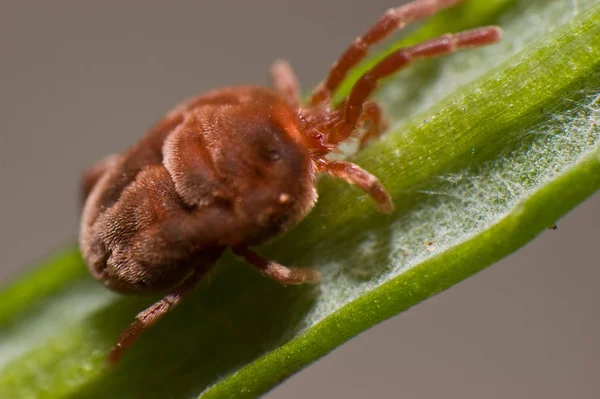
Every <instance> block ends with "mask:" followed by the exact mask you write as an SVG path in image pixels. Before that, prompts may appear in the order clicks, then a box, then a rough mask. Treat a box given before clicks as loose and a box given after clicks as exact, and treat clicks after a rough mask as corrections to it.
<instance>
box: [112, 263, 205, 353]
mask: <svg viewBox="0 0 600 399" xmlns="http://www.w3.org/2000/svg"><path fill="white" fill-rule="evenodd" d="M209 269H210V268H207V267H198V268H196V269H195V270H194V272H193V273H192V275H191V276H189V277H188V278H187V279H186V280H185V281H184V282H183V283H181V285H180V286H178V287H177V288H175V289H174V290H173V291H171V292H169V293H168V294H167V295H165V297H164V298H163V299H161V300H160V301H158V302H156V303H155V304H153V305H152V306H150V307H149V308H148V309H146V310H144V311H143V312H140V313H139V314H138V315H137V316H136V317H135V321H134V322H133V323H131V324H130V325H129V327H127V329H126V330H125V331H123V333H122V334H121V336H120V337H119V340H118V341H117V344H116V345H115V346H114V347H113V348H112V349H111V350H110V353H109V354H108V358H107V360H108V363H110V364H113V365H114V364H116V363H118V361H119V359H121V356H122V355H123V352H124V351H125V350H126V349H127V348H128V347H130V346H131V345H132V344H133V343H134V342H135V341H136V340H137V339H138V338H139V337H140V335H141V334H142V333H143V332H144V330H146V329H147V328H149V327H151V326H152V325H154V324H155V323H156V322H157V321H158V320H160V319H161V318H162V317H163V316H164V315H166V314H167V313H168V312H169V310H171V309H173V308H174V307H175V306H177V305H178V304H179V303H180V302H181V300H182V299H183V298H184V297H185V296H186V295H187V294H189V293H190V292H191V291H193V290H194V288H196V286H197V285H198V282H199V281H200V280H201V278H202V277H203V276H204V275H205V274H206V272H207V271H208V270H209Z"/></svg>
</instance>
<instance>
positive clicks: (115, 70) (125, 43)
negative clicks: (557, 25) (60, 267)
mask: <svg viewBox="0 0 600 399" xmlns="http://www.w3.org/2000/svg"><path fill="white" fill-rule="evenodd" d="M352 3H353V4H352V5H351V6H350V2H348V1H343V0H335V1H333V0H331V1H323V0H303V1H281V0H279V1H276V0H270V1H267V0H255V1H245V2H241V1H185V2H184V1H180V2H176V3H175V2H173V3H171V5H168V4H167V2H158V1H154V2H151V1H125V2H117V1H104V2H94V3H92V2H78V1H54V2H41V1H37V2H33V1H29V2H28V1H22V2H18V3H17V2H16V1H12V2H8V1H2V2H0V54H1V62H0V71H1V72H2V73H1V74H0V183H1V185H0V187H1V188H0V191H1V196H0V201H1V205H2V206H0V280H2V281H5V280H7V279H9V278H10V277H11V276H14V275H15V274H16V273H18V271H19V269H21V270H22V269H23V268H24V267H25V266H26V265H28V264H31V263H32V262H35V261H36V260H37V259H39V258H40V257H42V256H43V255H44V254H47V253H49V252H51V251H53V250H55V249H57V248H60V247H61V246H65V245H66V244H69V243H71V242H73V241H74V239H75V237H76V231H77V221H78V209H79V204H78V182H79V176H80V174H81V172H82V171H83V170H85V168H86V167H88V166H89V165H90V164H91V163H93V162H94V161H96V160H98V159H100V158H102V157H103V156H104V155H106V154H108V153H110V152H115V151H121V150H123V149H124V148H125V147H126V146H128V145H130V144H132V143H133V142H134V141H135V140H136V139H137V138H138V137H140V136H141V135H142V134H143V132H144V131H145V129H146V128H148V127H149V126H150V125H151V124H152V123H153V122H154V121H156V120H157V119H158V118H159V117H160V116H161V115H163V113H164V112H165V111H166V110H168V109H169V108H170V107H171V106H172V105H174V104H175V103H177V102H178V101H180V100H182V99H184V98H186V97H188V96H190V95H194V94H196V93H199V92H202V91H204V90H207V89H210V88H215V87H220V86H227V85H232V84H239V83H258V84H265V83H267V79H266V74H267V68H268V66H269V64H270V63H271V61H272V60H274V59H275V58H276V57H286V58H288V59H290V60H291V61H292V63H293V65H294V67H295V69H296V71H297V73H298V75H299V78H300V80H301V82H303V83H304V85H305V87H306V85H310V84H313V83H315V82H317V81H318V80H319V79H320V78H322V77H323V76H324V74H325V72H326V71H327V70H328V67H329V66H330V64H331V62H332V61H333V59H334V58H335V57H336V56H337V55H338V54H339V53H340V52H341V50H342V49H343V48H344V47H345V45H347V44H348V43H349V42H350V41H351V40H352V39H354V37H355V36H356V35H357V34H359V33H361V32H362V31H363V30H364V29H365V27H366V26H367V25H369V24H370V23H372V22H373V21H375V19H376V18H377V17H378V16H379V15H380V14H381V13H382V12H383V11H384V10H386V9H387V8H388V7H390V6H393V5H397V4H398V3H399V1H398V0H396V1H394V0H369V1H355V2H352ZM332 21H336V22H335V24H333V25H332ZM599 224H600V196H599V195H596V196H595V197H593V198H590V199H589V200H588V201H587V202H586V203H584V204H583V205H581V206H580V207H579V208H577V209H576V210H575V211H573V212H572V213H571V214H569V215H568V216H567V217H565V218H564V219H563V220H561V221H560V222H559V228H558V230H556V231H547V232H545V233H543V234H542V235H541V236H540V237H539V238H538V239H537V240H535V241H534V242H533V243H531V244H530V245H529V246H527V247H525V248H524V249H522V250H520V251H519V252H518V253H516V254H514V255H512V256H511V257H509V258H507V259H505V260H504V261H502V262H499V263H498V264H496V265H494V266H493V267H491V268H489V269H487V270H486V271H484V272H482V273H480V274H478V275H477V276H475V277H473V278H471V279H469V280H468V281H465V282H463V283H461V284H459V285H458V286H456V287H454V288H452V289H451V290H449V291H447V292H444V293H442V294H440V295H438V296H436V297H434V298H432V299H430V300H428V301H427V302H425V303H423V304H421V305H419V306H417V307H415V308H413V309H411V310H409V311H407V312H405V313H403V314H401V315H399V316H397V317H395V318H393V319H391V320H389V321H387V322H385V323H382V324H381V325H379V326H377V327H376V328H373V329H371V330H370V331H368V332H366V333H364V334H362V335H360V336H359V337H357V338H356V339H354V340H352V341H351V342H349V343H347V344H345V345H343V346H342V347H341V348H339V349H337V350H335V351H334V352H333V353H331V354H330V355H328V356H327V357H325V358H324V359H322V360H320V361H318V362H316V363H315V364H313V365H312V366H310V367H308V368H307V369H305V370H304V371H302V372H300V373H298V374H297V375H295V376H293V377H292V378H290V379H289V380H288V381H286V382H285V383H283V384H282V385H281V386H279V387H277V388H276V389H274V390H273V391H272V392H271V393H269V394H268V395H267V397H268V398H304V397H315V398H325V397H345V398H363V397H383V398H385V397H394V398H395V397H403V398H409V397H410V398H433V397H440V396H444V397H446V398H480V397H483V398H505V397H511V398H565V397H574V398H597V397H598V392H599V391H600V381H599V379H598V375H599V372H600V343H599V342H598V338H599V337H600V316H599V312H598V311H597V305H598V298H599V296H598V294H597V291H596V290H597V288H596V287H597V281H598V280H599V279H600V272H599V270H598V261H597V254H598V247H597V245H598V233H597V227H598V225H599Z"/></svg>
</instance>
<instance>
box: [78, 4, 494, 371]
mask: <svg viewBox="0 0 600 399" xmlns="http://www.w3.org/2000/svg"><path fill="white" fill-rule="evenodd" d="M458 3H460V0H417V1H414V2H412V3H408V4H406V5H403V6H401V7H398V8H393V9H390V10H388V11H387V12H386V13H385V14H384V15H383V16H382V17H381V18H380V19H379V21H377V22H376V23H375V24H374V25H373V26H372V27H371V28H370V29H369V30H368V31H367V32H366V33H365V34H364V35H363V36H360V37H358V38H357V39H356V40H355V41H354V42H353V43H352V44H351V45H350V46H349V47H348V48H347V49H346V51H345V52H344V53H343V54H342V55H341V56H340V58H339V59H338V60H337V61H336V62H335V63H334V64H333V66H332V68H331V70H330V72H329V75H328V76H327V78H326V79H325V80H324V81H323V82H322V83H321V84H319V86H318V87H317V88H316V89H315V91H314V93H313V95H312V98H311V99H310V101H309V103H308V104H302V103H300V98H299V93H300V90H299V88H298V84H297V81H296V78H295V76H294V73H293V71H292V69H291V67H290V66H289V64H288V63H286V62H285V61H277V62H275V63H274V64H273V66H272V68H271V77H272V81H273V86H274V88H273V89H269V88H264V87H257V86H242V87H230V88H225V89H219V90H214V91H211V92H208V93H206V94H203V95H200V96H198V97H195V98H192V99H190V100H188V101H186V102H184V103H183V104H181V105H179V106H177V107H176V108H175V109H174V110H172V111H171V112H169V113H168V114H167V115H166V116H165V118H164V119H163V120H162V121H160V122H159V123H158V124H157V125H156V126H154V127H153V128H152V129H150V131H149V132H148V133H147V134H146V135H145V136H144V137H143V138H142V139H141V140H140V141H139V142H138V143H136V144H135V145H134V146H133V147H131V148H130V149H128V150H127V151H126V152H124V153H123V154H121V155H111V156H109V157H107V158H106V159H104V160H103V161H101V162H99V163H98V164H96V165H94V166H93V167H92V168H91V169H90V170H89V171H88V172H87V173H86V174H85V175H84V182H83V183H84V184H83V192H84V197H85V204H84V207H83V213H82V221H81V230H80V246H81V251H82V253H83V256H84V258H85V261H86V263H87V266H88V268H89V270H90V272H91V273H92V274H93V275H94V277H95V278H97V279H98V280H100V281H101V282H102V283H104V285H106V286H107V287H108V288H110V289H112V290H115V291H118V292H122V293H128V294H129V293H130V294H154V293H157V292H167V294H166V295H165V296H164V298H163V299H161V300H159V301H158V302H156V303H155V304H153V305H152V306H150V307H149V308H148V309H146V310H144V311H142V312H141V313H139V314H138V315H137V316H136V318H135V321H134V322H133V323H132V324H131V325H130V326H129V327H128V328H127V329H126V330H125V331H124V332H123V333H122V335H121V336H120V338H119V340H118V342H117V344H116V346H115V347H114V348H113V349H112V350H111V352H110V354H109V361H110V362H111V363H115V362H117V361H118V359H119V358H120V357H121V355H122V353H123V351H124V350H125V349H126V348H127V347H128V346H130V345H131V344H132V343H133V342H134V341H135V340H136V339H137V338H138V337H139V335H140V334H141V333H142V331H143V330H144V329H146V328H148V327H149V326H151V325H153V324H154V323H156V322H157V321H158V320H159V319H160V318H161V317H163V316H164V315H165V314H166V313H167V312H168V311H169V310H170V309H172V308H173V307H175V306H176V305H177V304H178V303H179V302H180V301H181V300H182V299H183V298H184V297H185V296H186V294H188V293H189V292H191V291H192V290H193V289H194V287H195V286H196V285H197V283H198V281H199V280H200V279H201V278H202V276H203V275H205V274H206V273H207V272H208V271H209V270H210V269H211V267H212V266H213V265H214V263H215V261H216V260H217V258H219V256H220V255H221V254H222V253H223V251H225V250H226V249H227V248H231V250H232V251H233V252H234V253H235V254H236V255H238V256H240V257H242V258H244V259H245V260H246V261H247V262H248V263H250V264H251V265H252V266H254V267H255V268H256V269H258V270H259V271H260V272H262V273H263V274H264V275H266V276H267V277H269V278H270V279H272V280H275V281H276V282H278V283H280V284H302V283H316V282H318V281H319V273H318V272H316V271H314V270H311V269H296V268H288V267H285V266H283V265H280V264H279V263H277V262H275V261H273V260H268V259H264V258H262V257H261V256H260V255H258V254H256V253H255V252H254V251H253V250H252V249H251V247H253V246H255V245H258V244H261V243H263V242H265V241H268V240H270V239H272V238H274V237H275V236H277V235H279V234H281V233H283V232H285V231H286V230H288V229H289V228H290V227H292V226H294V225H295V224H296V223H298V221H300V220H301V219H302V218H304V217H305V216H306V214H307V213H308V212H310V210H311V208H312V207H313V206H314V204H315V201H316V200H317V192H316V190H315V178H316V175H317V174H318V173H326V174H329V175H332V176H335V177H338V178H341V179H343V180H345V181H347V182H348V183H350V184H354V185H356V186H357V187H359V188H360V189H361V190H363V191H364V192H365V193H367V194H368V195H369V196H371V197H372V199H373V200H374V202H375V205H376V206H377V207H378V209H379V210H380V211H381V212H384V213H389V212H391V211H392V210H393V204H392V200H391V198H390V196H389V194H388V193H387V191H386V190H385V188H384V187H383V186H382V185H381V184H380V183H379V181H378V180H377V178H376V177H375V176H373V175H371V174H370V173H369V172H367V171H365V170H363V169H361V168H360V167H359V166H358V165H355V164H353V163H350V162H345V161H339V160H331V159H328V158H327V155H328V154H329V153H330V152H331V151H333V150H335V149H336V148H337V147H338V145H339V144H340V143H341V142H343V141H344V140H345V139H347V138H348V137H350V136H351V134H352V133H353V132H354V131H355V130H356V129H357V128H360V127H362V126H363V124H365V123H366V122H368V124H369V127H368V130H367V132H366V134H365V135H363V137H362V138H361V140H360V145H361V146H363V145H364V144H365V143H366V142H367V140H370V139H372V138H375V137H377V136H379V135H380V134H381V133H382V130H383V129H384V127H383V122H382V116H381V111H380V108H379V107H378V105H377V104H376V103H374V102H371V101H367V99H368V97H369V95H370V94H371V93H372V92H373V91H374V90H375V88H376V87H377V82H378V81H379V80H380V79H382V78H385V77H387V76H389V75H391V74H393V73H395V72H396V71H398V70H400V69H402V68H404V67H406V66H408V65H409V64H410V63H412V62H413V61H414V60H416V59H423V58H428V57H432V56H440V55H445V54H449V53H452V52H454V51H457V50H459V49H464V48H471V47H479V46H484V45H487V44H491V43H494V42H496V41H498V40H499V39H500V29H499V28H497V27H481V28H477V29H474V30H470V31H464V32H460V33H455V34H446V35H443V36H440V37H438V38H435V39H432V40H428V41H425V42H422V43H420V44H417V45H415V46H412V47H406V48H402V49H399V50H397V51H395V52H394V53H392V54H390V55H389V56H387V57H386V58H385V59H383V60H382V61H380V62H379V63H378V64H376V65H375V66H374V67H373V68H372V69H371V70H369V71H367V72H366V73H364V74H363V75H362V77H361V78H360V79H359V80H358V81H357V82H356V84H355V85H354V87H353V88H352V90H351V92H350V94H349V96H348V97H347V98H346V99H345V100H344V101H343V102H342V103H341V104H339V105H333V104H332V102H331V94H332V93H333V92H334V91H335V90H336V89H337V88H338V86H339V85H340V83H341V82H342V80H343V79H344V77H345V76H346V74H347V72H348V70H350V69H351V68H352V67H354V66H355V65H356V64H357V63H358V62H359V61H361V60H362V59H363V58H364V57H365V55H366V54H367V50H368V48H369V47H370V46H372V45H374V44H376V43H378V42H380V41H381V40H383V39H384V38H386V37H387V36H389V35H390V34H391V33H392V32H394V31H396V30H397V29H399V28H402V27H403V26H405V25H406V24H407V23H409V22H412V21H417V20H421V19H424V18H427V17H429V16H431V15H433V14H435V13H436V12H438V11H439V10H441V9H444V8H447V7H450V6H453V5H456V4H458Z"/></svg>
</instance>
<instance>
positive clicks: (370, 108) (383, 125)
mask: <svg viewBox="0 0 600 399" xmlns="http://www.w3.org/2000/svg"><path fill="white" fill-rule="evenodd" d="M362 121H369V123H370V125H369V129H368V130H367V132H366V133H365V134H363V136H362V137H361V138H360V141H359V144H358V149H359V150H361V149H363V148H365V147H366V144H367V143H368V142H369V141H371V140H374V139H376V138H378V137H379V136H381V133H383V132H384V131H385V130H386V129H387V121H386V120H385V119H384V117H383V114H382V112H381V108H380V107H379V105H377V103H375V102H373V101H367V102H366V103H365V104H364V106H363V112H362V115H361V116H360V120H359V122H362Z"/></svg>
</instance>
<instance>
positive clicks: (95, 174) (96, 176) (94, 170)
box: [81, 154, 120, 201]
mask: <svg viewBox="0 0 600 399" xmlns="http://www.w3.org/2000/svg"><path fill="white" fill-rule="evenodd" d="M119 157H120V156H119V155H118V154H112V155H109V156H107V157H106V158H104V159H103V160H101V161H99V162H97V163H95V164H94V166H92V167H91V168H89V169H88V170H86V171H85V173H84V174H83V177H82V179H81V188H82V199H83V201H85V200H86V199H87V197H88V195H90V192H91V191H92V189H93V188H94V186H95V185H96V183H97V182H98V180H100V178H101V177H102V175H103V174H104V172H106V171H107V170H108V169H110V167H111V166H112V165H114V164H115V163H117V161H118V160H119Z"/></svg>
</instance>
